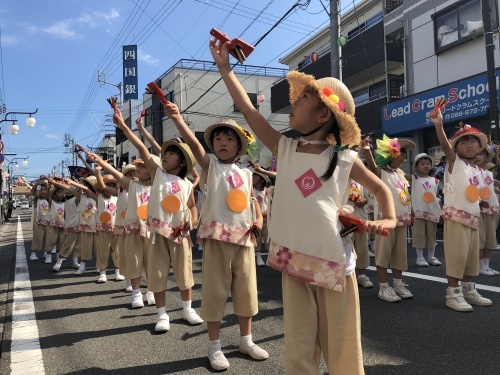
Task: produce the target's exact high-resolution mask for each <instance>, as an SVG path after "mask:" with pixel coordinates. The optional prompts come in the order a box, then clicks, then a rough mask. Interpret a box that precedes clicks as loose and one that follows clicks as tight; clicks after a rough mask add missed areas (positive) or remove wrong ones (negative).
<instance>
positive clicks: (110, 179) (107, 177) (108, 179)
mask: <svg viewBox="0 0 500 375" xmlns="http://www.w3.org/2000/svg"><path fill="white" fill-rule="evenodd" d="M102 180H103V181H104V184H109V183H113V184H116V178H115V177H114V176H113V175H111V174H105V175H103V176H102Z"/></svg>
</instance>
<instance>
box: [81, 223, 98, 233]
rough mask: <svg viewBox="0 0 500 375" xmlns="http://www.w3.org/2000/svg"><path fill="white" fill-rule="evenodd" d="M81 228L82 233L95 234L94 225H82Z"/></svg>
mask: <svg viewBox="0 0 500 375" xmlns="http://www.w3.org/2000/svg"><path fill="white" fill-rule="evenodd" d="M79 228H80V232H86V233H95V227H94V226H93V225H88V224H80V225H79Z"/></svg>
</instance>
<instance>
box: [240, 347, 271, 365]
mask: <svg viewBox="0 0 500 375" xmlns="http://www.w3.org/2000/svg"><path fill="white" fill-rule="evenodd" d="M240 353H243V354H247V355H249V356H250V357H252V358H253V359H256V360H257V361H263V360H264V359H267V358H269V353H268V352H266V351H265V350H264V349H262V348H261V347H260V346H259V345H257V344H253V345H250V346H241V345H240Z"/></svg>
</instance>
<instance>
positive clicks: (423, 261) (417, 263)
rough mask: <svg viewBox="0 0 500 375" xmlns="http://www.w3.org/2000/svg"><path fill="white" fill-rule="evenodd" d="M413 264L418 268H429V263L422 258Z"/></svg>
mask: <svg viewBox="0 0 500 375" xmlns="http://www.w3.org/2000/svg"><path fill="white" fill-rule="evenodd" d="M415 264H416V265H417V266H419V267H429V263H427V262H426V261H425V259H424V258H417V261H416V262H415Z"/></svg>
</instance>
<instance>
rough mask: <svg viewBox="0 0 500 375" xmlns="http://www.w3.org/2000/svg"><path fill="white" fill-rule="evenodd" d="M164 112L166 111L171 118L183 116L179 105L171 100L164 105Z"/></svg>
mask: <svg viewBox="0 0 500 375" xmlns="http://www.w3.org/2000/svg"><path fill="white" fill-rule="evenodd" d="M163 113H165V116H168V117H170V118H171V119H174V118H180V117H181V114H180V112H179V108H178V107H177V105H176V104H174V103H171V102H168V104H165V105H164V106H163Z"/></svg>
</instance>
